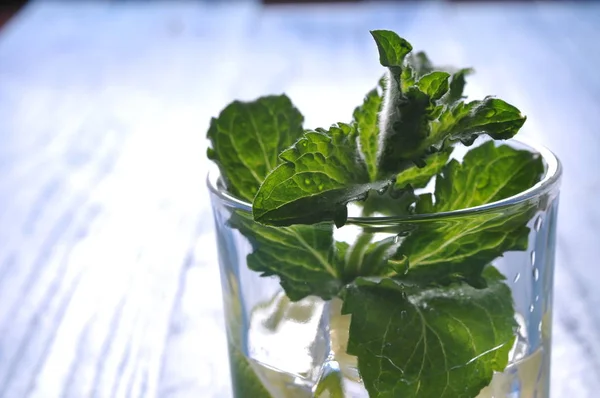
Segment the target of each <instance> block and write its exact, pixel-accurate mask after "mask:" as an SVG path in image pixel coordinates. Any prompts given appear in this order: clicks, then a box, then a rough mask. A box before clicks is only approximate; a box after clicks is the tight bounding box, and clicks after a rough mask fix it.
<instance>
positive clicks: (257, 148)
mask: <svg viewBox="0 0 600 398" xmlns="http://www.w3.org/2000/svg"><path fill="white" fill-rule="evenodd" d="M302 122H303V117H302V115H301V114H300V112H298V110H297V109H296V108H295V107H294V105H293V104H292V102H291V101H290V99H289V98H288V97H286V96H285V95H279V96H268V97H262V98H259V99H257V100H256V101H252V102H240V101H234V102H233V103H231V104H229V105H228V106H227V107H226V108H225V109H224V110H223V111H222V112H221V113H220V114H219V117H218V118H216V119H215V118H213V119H212V120H211V124H210V128H209V130H208V138H209V139H210V141H211V144H212V148H209V149H208V157H209V158H210V159H212V160H213V161H215V162H216V163H217V165H218V166H219V168H220V171H221V177H222V178H223V180H224V181H225V183H226V185H227V190H228V191H229V192H230V193H232V194H233V195H235V196H238V197H240V198H241V199H245V200H247V201H252V199H253V198H254V195H255V194H256V192H257V190H258V187H259V186H260V184H261V183H262V181H263V180H264V178H265V177H266V175H267V174H268V173H269V172H270V171H271V170H272V169H274V168H275V167H276V166H277V165H278V164H279V163H280V161H279V159H278V155H279V153H280V152H281V151H282V150H283V149H285V148H287V147H289V146H290V145H291V144H292V143H293V142H294V141H296V140H297V139H298V138H299V137H300V136H301V135H302Z"/></svg>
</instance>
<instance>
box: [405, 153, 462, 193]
mask: <svg viewBox="0 0 600 398" xmlns="http://www.w3.org/2000/svg"><path fill="white" fill-rule="evenodd" d="M449 158H450V151H443V152H438V153H434V154H433V155H431V156H429V157H428V158H427V163H426V165H425V166H424V167H418V166H412V167H410V168H408V169H406V170H404V171H403V172H401V173H400V174H398V176H397V177H396V182H395V184H394V186H395V187H396V188H398V189H401V188H404V187H406V186H407V185H410V186H412V187H413V188H425V186H426V185H427V184H428V183H429V181H430V180H431V178H432V177H433V176H435V175H436V174H438V173H439V172H440V171H441V170H442V168H443V167H444V166H445V165H446V163H448V159H449Z"/></svg>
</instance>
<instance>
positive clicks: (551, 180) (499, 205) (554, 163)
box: [206, 138, 562, 225]
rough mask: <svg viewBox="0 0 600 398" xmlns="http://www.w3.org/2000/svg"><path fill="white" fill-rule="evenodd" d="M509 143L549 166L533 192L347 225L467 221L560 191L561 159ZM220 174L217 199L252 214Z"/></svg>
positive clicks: (214, 181) (214, 178)
mask: <svg viewBox="0 0 600 398" xmlns="http://www.w3.org/2000/svg"><path fill="white" fill-rule="evenodd" d="M506 142H515V143H518V144H521V145H524V146H525V147H528V149H530V150H532V152H534V153H538V154H540V156H542V159H543V160H544V162H545V164H546V167H547V168H546V173H545V174H544V177H543V178H542V179H541V180H540V181H538V182H537V183H536V184H535V185H533V186H531V187H530V188H528V189H526V190H524V191H522V192H519V193H518V194H516V195H513V196H509V197H508V198H504V199H501V200H497V201H495V202H491V203H486V204H483V205H479V206H472V207H467V208H464V209H458V210H451V211H444V212H439V213H425V214H408V215H402V216H369V217H361V216H359V217H354V216H353V217H348V220H347V221H346V224H363V225H364V224H381V223H386V224H387V223H400V222H417V221H432V220H439V219H447V218H453V217H465V216H470V215H475V214H480V213H485V212H489V211H493V210H500V209H505V208H509V207H513V206H516V205H519V204H521V203H524V202H527V201H529V200H531V199H533V198H536V197H539V196H541V195H543V194H544V193H547V192H548V191H550V190H552V189H553V188H555V187H558V186H559V184H560V179H561V177H562V165H561V163H560V160H559V159H558V157H557V156H556V155H555V154H554V153H553V152H552V151H551V150H550V149H548V148H546V147H545V146H543V145H541V144H538V143H534V142H531V141H530V140H527V139H521V138H519V139H510V140H506ZM219 180H220V172H219V170H218V168H217V167H216V166H214V165H213V167H211V170H209V172H208V175H207V178H206V183H207V185H208V188H209V190H210V191H211V192H212V193H213V194H215V195H216V196H218V197H219V198H220V199H221V200H223V201H224V202H226V203H227V204H228V205H229V206H230V207H234V208H236V209H239V210H245V211H248V212H250V213H252V204H251V203H248V202H246V201H244V200H242V199H239V198H236V197H235V196H233V195H232V194H230V193H229V192H227V191H226V190H225V189H223V188H222V187H219Z"/></svg>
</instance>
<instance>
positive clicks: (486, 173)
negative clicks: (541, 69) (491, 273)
mask: <svg viewBox="0 0 600 398" xmlns="http://www.w3.org/2000/svg"><path fill="white" fill-rule="evenodd" d="M543 173H544V166H543V163H542V160H541V158H540V157H539V155H537V154H533V153H531V152H529V151H522V150H517V149H514V148H512V147H509V146H506V145H503V146H499V147H496V146H495V145H494V143H493V142H492V141H489V142H486V143H484V144H483V145H481V146H479V147H477V148H474V149H472V150H470V151H469V152H468V153H467V154H466V155H465V157H464V160H463V163H459V162H458V161H456V160H452V161H450V163H448V164H447V165H446V166H444V168H443V170H442V172H441V174H439V175H438V176H437V179H436V187H435V203H433V201H432V200H431V196H430V195H425V196H424V197H422V198H421V199H420V200H419V202H418V203H417V211H418V212H420V213H423V212H427V213H439V212H445V211H451V210H459V209H466V208H469V207H473V206H479V205H483V204H487V203H491V202H494V201H497V200H501V199H504V198H507V197H510V196H512V195H515V194H517V193H519V192H523V191H525V190H526V189H528V188H530V187H532V186H533V185H534V184H535V183H537V182H538V181H540V179H541V177H542V175H543ZM534 211H535V208H534V206H532V205H531V204H530V203H523V204H521V205H520V206H512V207H511V208H510V209H498V210H488V211H485V212H478V213H474V214H471V215H464V216H462V217H456V218H452V217H447V218H445V219H443V220H441V221H439V222H435V221H432V222H429V223H423V224H420V225H417V226H416V228H415V230H413V231H412V232H411V233H410V234H409V235H408V236H407V237H406V238H405V239H404V240H403V242H402V244H401V246H400V248H399V249H398V252H397V254H396V256H398V257H400V258H402V257H406V258H407V259H408V262H409V265H410V269H411V271H410V272H409V274H410V275H409V276H408V277H416V278H418V279H427V280H429V281H437V282H438V283H444V282H447V279H448V278H453V277H457V276H458V277H460V278H464V279H466V280H469V281H470V283H472V284H474V285H479V284H480V281H479V279H478V278H479V274H480V273H481V270H482V269H483V267H484V266H485V265H486V264H489V263H490V262H491V261H492V260H494V259H495V258H497V257H499V256H501V255H503V253H505V252H507V251H514V250H526V249H527V243H528V238H529V228H528V227H527V223H528V221H529V220H530V218H531V217H532V215H533V212H534Z"/></svg>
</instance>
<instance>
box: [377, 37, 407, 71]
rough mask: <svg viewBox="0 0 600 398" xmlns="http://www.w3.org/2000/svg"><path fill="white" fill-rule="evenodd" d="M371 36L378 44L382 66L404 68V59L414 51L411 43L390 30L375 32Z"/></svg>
mask: <svg viewBox="0 0 600 398" xmlns="http://www.w3.org/2000/svg"><path fill="white" fill-rule="evenodd" d="M371 35H372V36H373V39H375V43H376V44H377V49H378V50H379V62H380V63H381V65H383V66H386V67H390V68H395V67H402V64H403V62H404V57H406V55H407V54H408V53H409V52H411V51H412V46H411V45H410V43H409V42H407V41H406V40H404V39H403V38H401V37H400V36H398V34H396V33H394V32H392V31H389V30H373V31H371Z"/></svg>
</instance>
